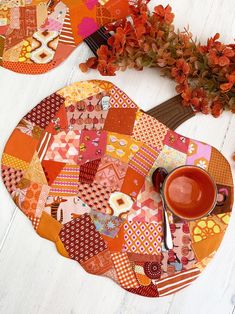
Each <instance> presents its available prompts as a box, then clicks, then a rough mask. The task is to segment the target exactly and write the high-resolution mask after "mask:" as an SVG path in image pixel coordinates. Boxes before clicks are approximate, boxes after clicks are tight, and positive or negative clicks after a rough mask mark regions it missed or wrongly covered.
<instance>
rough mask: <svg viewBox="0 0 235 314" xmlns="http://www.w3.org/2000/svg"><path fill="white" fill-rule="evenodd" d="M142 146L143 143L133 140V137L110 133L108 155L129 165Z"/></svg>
mask: <svg viewBox="0 0 235 314" xmlns="http://www.w3.org/2000/svg"><path fill="white" fill-rule="evenodd" d="M142 145H143V144H142V143H141V142H137V141H135V140H133V138H132V137H131V136H128V135H124V134H119V133H112V132H108V137H107V147H106V155H109V156H111V157H113V158H116V159H119V160H120V161H122V162H124V163H128V162H129V160H130V159H131V158H132V157H134V155H135V154H136V153H137V152H138V150H139V149H140V147H141V146H142Z"/></svg>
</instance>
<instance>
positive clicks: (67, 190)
mask: <svg viewBox="0 0 235 314" xmlns="http://www.w3.org/2000/svg"><path fill="white" fill-rule="evenodd" d="M78 180H79V166H77V165H66V166H65V167H64V168H63V170H62V171H61V172H60V174H59V175H58V176H57V178H56V179H55V181H54V182H53V184H52V186H51V189H50V193H49V195H50V196H72V195H77V194H78Z"/></svg>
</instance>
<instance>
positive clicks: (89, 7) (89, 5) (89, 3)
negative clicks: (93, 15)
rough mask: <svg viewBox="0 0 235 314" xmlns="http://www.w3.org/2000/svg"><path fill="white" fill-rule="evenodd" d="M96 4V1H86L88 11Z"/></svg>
mask: <svg viewBox="0 0 235 314" xmlns="http://www.w3.org/2000/svg"><path fill="white" fill-rule="evenodd" d="M97 3H98V0H86V6H87V8H88V9H89V10H92V9H93V8H94V7H95V6H96V5H97Z"/></svg>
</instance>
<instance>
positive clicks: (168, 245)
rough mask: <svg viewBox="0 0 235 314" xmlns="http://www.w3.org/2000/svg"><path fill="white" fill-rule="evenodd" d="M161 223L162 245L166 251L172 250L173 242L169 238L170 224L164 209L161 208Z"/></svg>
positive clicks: (170, 237)
mask: <svg viewBox="0 0 235 314" xmlns="http://www.w3.org/2000/svg"><path fill="white" fill-rule="evenodd" d="M163 216H164V218H163V221H164V228H163V229H164V245H165V248H166V249H167V250H171V249H173V240H172V236H171V230H170V223H169V219H168V216H167V212H166V208H165V206H163Z"/></svg>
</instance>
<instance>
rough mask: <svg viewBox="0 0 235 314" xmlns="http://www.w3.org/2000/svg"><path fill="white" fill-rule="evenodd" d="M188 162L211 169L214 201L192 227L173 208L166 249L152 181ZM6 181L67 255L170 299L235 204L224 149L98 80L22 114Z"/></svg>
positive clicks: (217, 239) (207, 253) (6, 158)
mask: <svg viewBox="0 0 235 314" xmlns="http://www.w3.org/2000/svg"><path fill="white" fill-rule="evenodd" d="M108 2H111V1H108ZM108 2H107V3H108ZM66 3H67V1H66ZM93 3H95V2H92V1H91V2H89V5H90V6H92V4H93ZM41 11H42V12H43V7H41ZM33 12H34V11H33V10H32V16H34V15H33V14H34V13H33ZM44 13H45V12H44ZM13 22H14V25H18V24H17V23H21V21H19V20H17V19H15V20H14V21H12V23H13ZM88 22H89V21H87V20H86V21H85V22H83V23H88ZM38 23H40V20H38ZM61 23H62V21H60V20H58V21H57V22H55V21H54V20H53V15H52V16H51V17H50V18H49V19H48V20H47V23H46V24H45V25H44V26H45V27H46V25H47V27H48V28H49V29H50V32H54V31H55V28H56V29H57V31H58V30H59V29H61ZM72 24H73V22H72ZM93 26H94V24H93ZM79 32H80V34H84V28H83V26H82V27H81V28H79ZM44 36H47V35H46V34H44ZM48 36H49V35H48ZM37 38H38V40H39V37H37ZM40 38H41V37H40ZM8 45H9V47H10V42H8ZM33 47H35V50H34V51H35V56H36V51H37V49H36V44H34V46H33ZM25 50H27V45H25ZM25 55H26V54H25ZM22 58H23V57H22ZM185 164H192V165H197V166H199V167H202V168H203V169H205V170H207V171H208V172H209V173H210V175H211V176H212V177H213V178H214V180H215V182H216V185H217V189H218V199H217V204H216V207H215V209H214V210H213V211H212V212H211V214H210V215H209V216H207V217H204V218H201V219H199V220H195V221H190V222H186V221H182V219H180V218H179V217H176V216H174V215H171V214H170V213H169V212H168V214H169V218H170V228H171V234H172V238H173V244H174V246H173V249H172V250H169V251H165V250H164V249H163V246H162V242H163V241H162V239H163V226H162V202H161V197H160V195H159V194H158V193H157V192H156V191H155V189H154V187H153V184H152V181H151V175H152V173H153V171H154V170H155V169H156V167H159V166H163V167H165V168H166V169H167V170H168V171H170V170H173V169H174V168H175V167H178V166H182V165H185ZM2 178H3V182H4V184H5V186H6V188H7V190H8V192H9V194H10V195H11V197H12V198H13V200H14V202H15V203H16V204H17V206H18V207H19V208H20V209H21V210H22V211H23V212H24V214H25V215H26V216H27V217H28V219H29V220H30V221H31V222H32V225H33V228H34V229H35V230H36V232H37V233H38V234H39V235H40V236H41V237H44V238H46V239H48V240H50V241H53V242H54V243H55V245H56V248H57V250H58V252H59V253H60V254H61V255H63V256H65V257H68V258H70V259H74V260H75V261H77V262H78V263H79V264H80V265H81V266H82V267H83V268H84V269H85V270H86V271H87V272H89V273H91V274H96V275H102V276H105V277H108V278H110V279H112V280H114V281H115V282H116V283H117V284H119V285H120V286H121V287H122V288H124V289H126V290H127V291H129V292H132V293H135V294H139V295H142V296H147V297H159V296H165V295H168V294H171V293H174V292H176V291H178V290H180V289H182V288H184V287H186V286H188V285H189V284H190V283H191V282H193V280H195V279H196V278H197V277H198V276H199V275H200V273H201V272H202V271H203V269H204V268H205V267H206V266H207V264H208V263H209V262H210V260H211V259H212V258H213V256H214V254H215V252H216V250H217V249H218V247H219V245H220V243H221V241H222V239H223V236H224V233H225V230H226V228H227V226H228V223H229V219H230V216H231V209H232V203H233V180H232V175H231V169H230V166H229V164H228V162H227V161H226V159H225V158H224V157H223V156H222V154H221V153H220V152H218V151H217V150H216V149H215V148H213V147H211V146H210V145H207V144H204V143H200V142H198V141H195V140H192V139H188V138H186V137H184V136H181V135H179V134H177V133H175V132H173V131H171V130H169V129H168V128H167V127H165V126H164V125H163V124H162V123H160V122H158V121H157V120H155V119H154V118H152V117H150V116H148V115H147V114H145V113H143V112H142V111H141V110H140V109H139V108H138V106H137V105H136V104H135V103H134V102H133V101H132V100H131V99H130V98H129V97H128V96H127V95H126V94H125V93H124V92H122V91H121V90H120V89H119V88H118V87H116V86H114V85H113V84H112V83H110V82H106V81H98V80H93V81H84V82H77V83H74V84H72V85H70V86H67V87H65V88H63V89H61V90H59V91H57V92H56V93H54V94H52V95H51V96H49V97H47V98H45V99H44V100H43V101H41V102H40V104H39V105H37V106H36V107H35V108H34V109H33V110H31V111H30V112H29V113H28V114H26V115H25V116H24V117H23V119H22V120H21V121H20V122H19V123H18V125H17V126H16V128H15V130H14V131H13V132H12V135H11V137H10V138H9V140H8V142H7V144H6V146H5V149H4V152H3V156H2Z"/></svg>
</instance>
